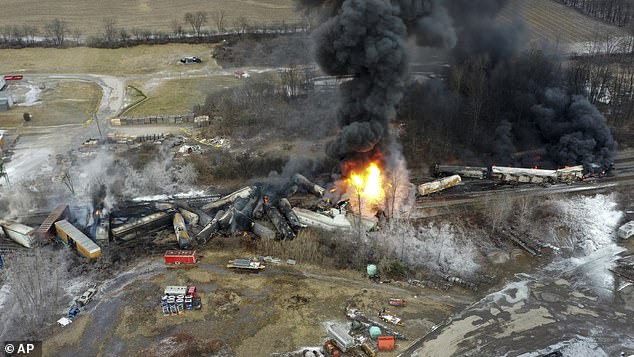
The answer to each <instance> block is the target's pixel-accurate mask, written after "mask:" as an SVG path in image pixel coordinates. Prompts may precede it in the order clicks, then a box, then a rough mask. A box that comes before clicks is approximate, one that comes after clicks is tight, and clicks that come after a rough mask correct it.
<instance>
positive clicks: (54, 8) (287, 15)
mask: <svg viewBox="0 0 634 357" xmlns="http://www.w3.org/2000/svg"><path fill="white" fill-rule="evenodd" d="M1 5H2V11H0V23H1V24H2V25H22V24H28V25H35V26H37V27H38V28H41V29H43V27H44V24H46V23H48V22H50V21H51V20H53V19H54V18H60V19H62V20H64V21H66V22H68V23H69V25H70V27H71V29H75V28H77V29H79V30H80V31H81V32H82V34H83V35H84V36H94V35H98V34H100V33H102V32H103V19H104V18H105V17H112V18H114V19H115V20H116V22H117V27H120V28H125V29H127V30H131V29H133V28H140V29H149V30H157V31H164V32H171V31H172V22H173V21H174V20H177V21H178V22H180V23H184V21H183V17H184V15H185V13H186V12H195V11H207V12H208V13H210V14H211V13H213V12H214V11H217V10H219V9H224V10H225V12H226V21H225V22H226V26H227V27H232V26H233V23H234V21H235V19H236V18H238V17H241V16H243V17H246V18H247V19H249V21H250V22H251V23H275V22H282V21H286V22H287V23H290V22H296V21H299V18H300V16H299V15H298V14H297V13H295V11H294V10H295V6H294V4H293V0H189V1H172V0H109V1H100V0H4V1H2V2H1ZM207 27H208V28H209V29H214V28H215V23H214V22H213V20H212V18H211V16H210V17H209V23H208V24H207Z"/></svg>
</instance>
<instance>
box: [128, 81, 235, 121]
mask: <svg viewBox="0 0 634 357" xmlns="http://www.w3.org/2000/svg"><path fill="white" fill-rule="evenodd" d="M240 83H242V82H241V81H240V80H239V79H235V78H234V77H233V76H214V77H204V78H184V79H169V80H164V81H161V82H158V83H154V82H153V81H152V82H145V83H143V82H134V83H132V85H133V86H134V87H137V88H139V89H141V90H142V91H143V92H144V93H145V95H146V96H147V97H148V99H147V100H145V101H143V102H142V103H140V104H139V105H137V106H134V107H133V108H131V109H130V110H128V111H126V112H124V113H123V114H122V115H124V116H144V115H158V114H164V115H166V114H167V115H169V114H184V113H187V112H189V111H191V109H192V107H193V106H194V105H196V104H202V103H204V102H205V98H206V97H207V95H208V94H211V93H215V92H218V91H221V90H222V89H224V88H227V87H232V86H236V85H239V84H240Z"/></svg>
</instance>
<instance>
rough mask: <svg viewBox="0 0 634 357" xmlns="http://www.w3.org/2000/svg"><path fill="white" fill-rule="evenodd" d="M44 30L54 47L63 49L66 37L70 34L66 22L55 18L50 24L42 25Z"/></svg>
mask: <svg viewBox="0 0 634 357" xmlns="http://www.w3.org/2000/svg"><path fill="white" fill-rule="evenodd" d="M44 30H45V31H46V34H47V36H48V37H49V39H50V40H51V41H52V42H53V44H54V45H55V46H57V47H64V41H65V40H66V35H68V33H69V32H70V29H69V28H68V23H66V21H63V20H60V19H58V18H55V19H53V21H51V22H50V23H48V24H46V25H44Z"/></svg>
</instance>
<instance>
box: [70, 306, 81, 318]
mask: <svg viewBox="0 0 634 357" xmlns="http://www.w3.org/2000/svg"><path fill="white" fill-rule="evenodd" d="M80 312H81V310H80V309H79V308H78V307H73V308H72V309H70V310H69V311H68V318H69V319H76V318H77V315H79V313H80Z"/></svg>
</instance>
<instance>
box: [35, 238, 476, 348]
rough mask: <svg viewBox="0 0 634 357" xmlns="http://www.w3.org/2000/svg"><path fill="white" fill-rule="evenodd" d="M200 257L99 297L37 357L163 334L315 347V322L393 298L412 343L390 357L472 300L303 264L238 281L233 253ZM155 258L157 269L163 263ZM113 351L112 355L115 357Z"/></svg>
mask: <svg viewBox="0 0 634 357" xmlns="http://www.w3.org/2000/svg"><path fill="white" fill-rule="evenodd" d="M200 253H202V254H204V256H203V258H202V260H201V262H200V263H199V265H198V267H195V268H192V269H168V268H165V269H164V271H161V272H159V273H158V274H156V275H154V276H153V277H152V278H149V279H144V280H138V281H135V282H133V283H132V284H130V285H129V286H127V287H126V288H125V289H124V290H122V293H121V294H120V295H118V296H109V295H98V296H97V297H96V298H95V303H94V304H99V303H100V300H104V301H101V304H100V305H96V308H94V310H91V311H89V312H87V313H86V314H85V315H82V316H80V317H79V319H78V321H81V323H73V324H72V325H70V326H68V327H66V328H64V330H63V332H61V333H54V334H53V335H51V336H50V337H49V338H47V339H45V341H44V347H45V350H46V354H45V355H47V356H64V355H67V353H70V352H72V351H77V346H85V347H86V349H85V350H83V352H84V353H85V354H86V355H88V354H91V353H92V355H96V356H108V355H127V356H137V355H142V354H143V353H142V351H144V350H147V349H153V348H155V346H156V345H157V344H158V343H159V341H161V340H162V339H165V338H166V337H168V336H193V337H195V338H197V339H200V340H203V341H213V340H220V341H223V342H224V343H226V344H227V345H228V346H230V348H231V350H232V351H233V352H234V353H235V355H236V356H269V355H270V354H271V353H274V352H284V351H293V350H297V349H300V348H302V346H319V345H320V344H322V343H323V341H324V339H325V337H326V333H325V332H326V331H325V327H324V325H323V323H324V322H328V321H337V322H342V323H346V322H347V319H346V317H345V307H346V306H347V305H349V304H350V305H352V306H355V307H357V308H359V309H361V310H363V311H364V312H365V313H367V314H368V316H375V314H376V313H377V312H378V311H380V310H381V308H383V307H386V306H387V301H388V299H390V298H392V297H395V296H397V297H401V298H403V299H406V300H407V301H408V305H407V307H404V308H394V309H397V310H395V312H398V314H399V315H400V316H401V317H403V318H404V319H405V321H406V323H405V326H403V327H396V328H395V329H396V330H398V331H400V332H402V333H404V334H406V335H408V336H410V339H409V340H407V341H399V342H398V343H397V346H398V347H397V350H396V351H395V352H391V353H382V354H381V355H382V356H385V357H391V356H396V355H397V354H398V353H399V352H402V351H403V350H405V348H406V347H408V346H409V345H410V344H411V343H413V341H415V337H416V336H420V335H422V334H424V333H425V332H426V331H429V330H430V328H431V327H432V325H434V324H438V323H440V322H441V321H443V320H444V319H445V318H446V317H447V316H449V315H451V314H452V312H453V311H455V309H456V308H457V307H458V306H462V305H464V304H468V303H469V302H470V301H471V300H472V296H471V295H470V294H469V293H467V292H464V291H452V292H451V294H452V296H453V297H454V299H453V300H452V301H450V302H449V301H448V302H445V301H443V299H444V297H443V296H444V295H446V294H448V293H447V292H443V293H441V292H439V291H435V290H430V289H425V290H422V289H419V288H414V287H409V286H406V285H405V286H401V285H392V284H374V283H372V282H370V281H368V280H367V278H366V277H365V276H364V274H363V273H362V272H357V271H350V270H334V269H326V268H320V267H316V266H313V265H308V264H304V263H301V262H300V263H299V264H298V265H297V266H294V267H291V266H287V265H275V264H273V265H269V266H267V268H266V270H264V271H262V272H260V273H259V274H249V273H238V272H234V271H229V270H228V269H226V268H225V267H224V266H225V264H226V262H227V260H228V259H230V258H234V257H236V256H241V255H240V254H241V253H240V252H238V251H236V252H234V254H236V255H233V254H231V253H226V252H218V251H216V250H206V251H201V252H200ZM242 254H244V252H242ZM154 259H156V260H159V261H160V260H161V257H156V258H154ZM148 262H149V261H148ZM148 262H146V263H148ZM179 284H183V285H196V286H197V287H198V290H199V293H200V295H201V299H202V305H203V308H202V310H201V311H187V312H186V313H185V314H184V315H181V316H163V315H162V314H161V311H160V306H159V305H160V303H159V301H160V297H161V295H162V291H163V289H164V287H165V286H166V285H179ZM110 301H112V302H114V303H113V304H110V303H109V302H110ZM117 301H119V303H117ZM121 302H123V303H121ZM91 309H93V308H92V307H91ZM97 320H98V321H97ZM95 335H99V336H103V337H102V338H95V337H94V336H95ZM93 343H94V344H93ZM115 346H120V347H119V349H118V350H117V348H116V347H115ZM113 350H116V353H115V352H114V351H113ZM148 355H153V354H148ZM156 355H159V354H156ZM160 355H168V354H160ZM190 355H198V354H195V353H193V354H190Z"/></svg>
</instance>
